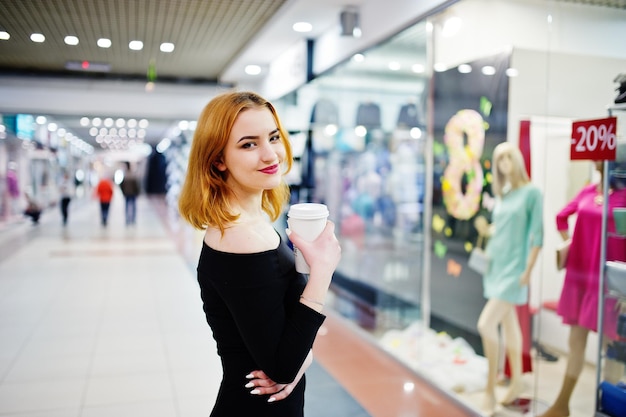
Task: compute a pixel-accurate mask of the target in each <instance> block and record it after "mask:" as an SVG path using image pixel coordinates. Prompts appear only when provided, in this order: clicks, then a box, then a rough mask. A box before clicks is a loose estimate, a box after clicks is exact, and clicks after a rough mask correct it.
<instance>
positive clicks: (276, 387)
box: [246, 351, 313, 403]
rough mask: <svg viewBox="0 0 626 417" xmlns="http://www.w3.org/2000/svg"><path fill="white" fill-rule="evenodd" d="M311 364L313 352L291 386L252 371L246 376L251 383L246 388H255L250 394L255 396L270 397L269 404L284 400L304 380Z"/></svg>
mask: <svg viewBox="0 0 626 417" xmlns="http://www.w3.org/2000/svg"><path fill="white" fill-rule="evenodd" d="M311 363H313V352H312V351H309V354H308V355H307V357H306V359H305V360H304V363H303V364H302V366H301V367H300V370H299V371H298V375H296V379H294V380H293V382H291V383H289V384H277V383H276V382H274V381H273V380H272V379H271V378H270V377H268V376H267V375H266V374H265V372H263V371H252V372H250V373H249V374H248V375H246V378H248V379H250V382H248V383H247V384H246V388H254V389H253V390H252V391H250V394H253V395H270V397H269V398H268V399H267V402H268V403H271V402H274V401H280V400H284V399H285V398H287V397H289V395H290V394H291V393H292V392H293V390H294V388H295V387H296V385H298V382H300V380H301V379H302V375H304V372H305V371H306V370H307V369H308V368H309V366H311Z"/></svg>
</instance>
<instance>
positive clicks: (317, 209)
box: [287, 203, 329, 219]
mask: <svg viewBox="0 0 626 417" xmlns="http://www.w3.org/2000/svg"><path fill="white" fill-rule="evenodd" d="M328 214H329V213H328V207H326V205H325V204H318V203H299V204H294V205H292V206H291V207H290V208H289V212H288V213H287V216H289V217H292V218H297V219H320V218H324V217H328Z"/></svg>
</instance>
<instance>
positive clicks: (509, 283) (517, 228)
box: [474, 142, 543, 415]
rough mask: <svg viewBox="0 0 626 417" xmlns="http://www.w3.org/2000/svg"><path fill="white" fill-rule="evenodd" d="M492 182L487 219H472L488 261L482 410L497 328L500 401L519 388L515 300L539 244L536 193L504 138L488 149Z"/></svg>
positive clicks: (523, 299)
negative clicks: (505, 382) (504, 375)
mask: <svg viewBox="0 0 626 417" xmlns="http://www.w3.org/2000/svg"><path fill="white" fill-rule="evenodd" d="M492 166H493V168H492V170H493V184H492V189H493V192H494V194H495V196H496V204H495V207H494V210H493V223H492V224H491V225H489V224H487V221H486V219H485V218H484V217H478V218H477V219H476V221H475V222H474V225H475V227H476V229H477V230H478V233H479V235H481V236H483V237H489V242H488V243H487V247H486V249H485V250H486V252H487V255H488V256H489V258H490V260H491V262H490V266H489V269H488V271H487V272H486V273H485V275H484V276H483V287H484V296H485V298H486V299H487V303H486V304H485V307H484V308H483V311H482V312H481V314H480V317H479V318H478V332H479V333H480V336H481V338H482V343H483V350H484V354H485V357H486V358H487V363H488V372H487V383H486V385H485V397H484V400H483V405H482V410H483V412H484V413H485V414H486V415H493V414H494V413H495V411H496V403H497V400H496V395H495V387H496V379H497V375H498V363H499V361H498V358H499V352H498V351H499V339H500V338H499V334H498V327H499V326H500V327H501V328H502V333H503V335H504V344H505V346H506V355H507V358H508V360H509V364H510V369H511V379H510V384H509V388H508V391H507V392H506V394H505V395H504V397H503V398H501V399H500V403H502V404H509V403H511V402H513V401H514V400H515V399H516V398H517V397H518V396H519V394H521V393H522V391H523V390H524V384H523V381H522V332H521V329H520V325H519V321H518V318H517V313H516V310H515V306H516V305H520V304H526V303H527V302H528V283H529V282H530V274H531V271H532V268H533V266H534V265H535V262H536V260H537V256H538V255H539V251H540V250H541V246H542V244H543V219H542V204H543V203H542V196H541V192H540V191H539V189H538V188H537V187H535V186H534V185H532V184H530V181H529V179H528V174H527V173H526V168H525V165H524V159H523V157H522V154H521V152H520V150H519V149H518V148H516V147H515V146H513V145H511V144H510V143H509V142H504V143H501V144H499V145H498V146H496V148H495V149H494V152H493V165H492Z"/></svg>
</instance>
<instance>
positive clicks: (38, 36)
mask: <svg viewBox="0 0 626 417" xmlns="http://www.w3.org/2000/svg"><path fill="white" fill-rule="evenodd" d="M30 40H31V41H33V42H37V43H41V42H45V40H46V37H45V36H43V35H42V34H41V33H33V34H32V35H30Z"/></svg>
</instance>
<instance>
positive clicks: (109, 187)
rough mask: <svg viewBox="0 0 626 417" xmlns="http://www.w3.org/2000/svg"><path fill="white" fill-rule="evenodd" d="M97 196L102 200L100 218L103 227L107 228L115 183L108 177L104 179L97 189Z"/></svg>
mask: <svg viewBox="0 0 626 417" xmlns="http://www.w3.org/2000/svg"><path fill="white" fill-rule="evenodd" d="M95 191H96V192H95V194H96V195H97V196H98V199H99V200H100V216H101V220H102V226H103V227H106V226H107V222H108V220H109V207H110V206H111V200H112V199H113V182H112V181H111V180H110V179H108V178H107V177H103V178H102V179H101V180H100V182H98V186H97V187H96V190H95Z"/></svg>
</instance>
